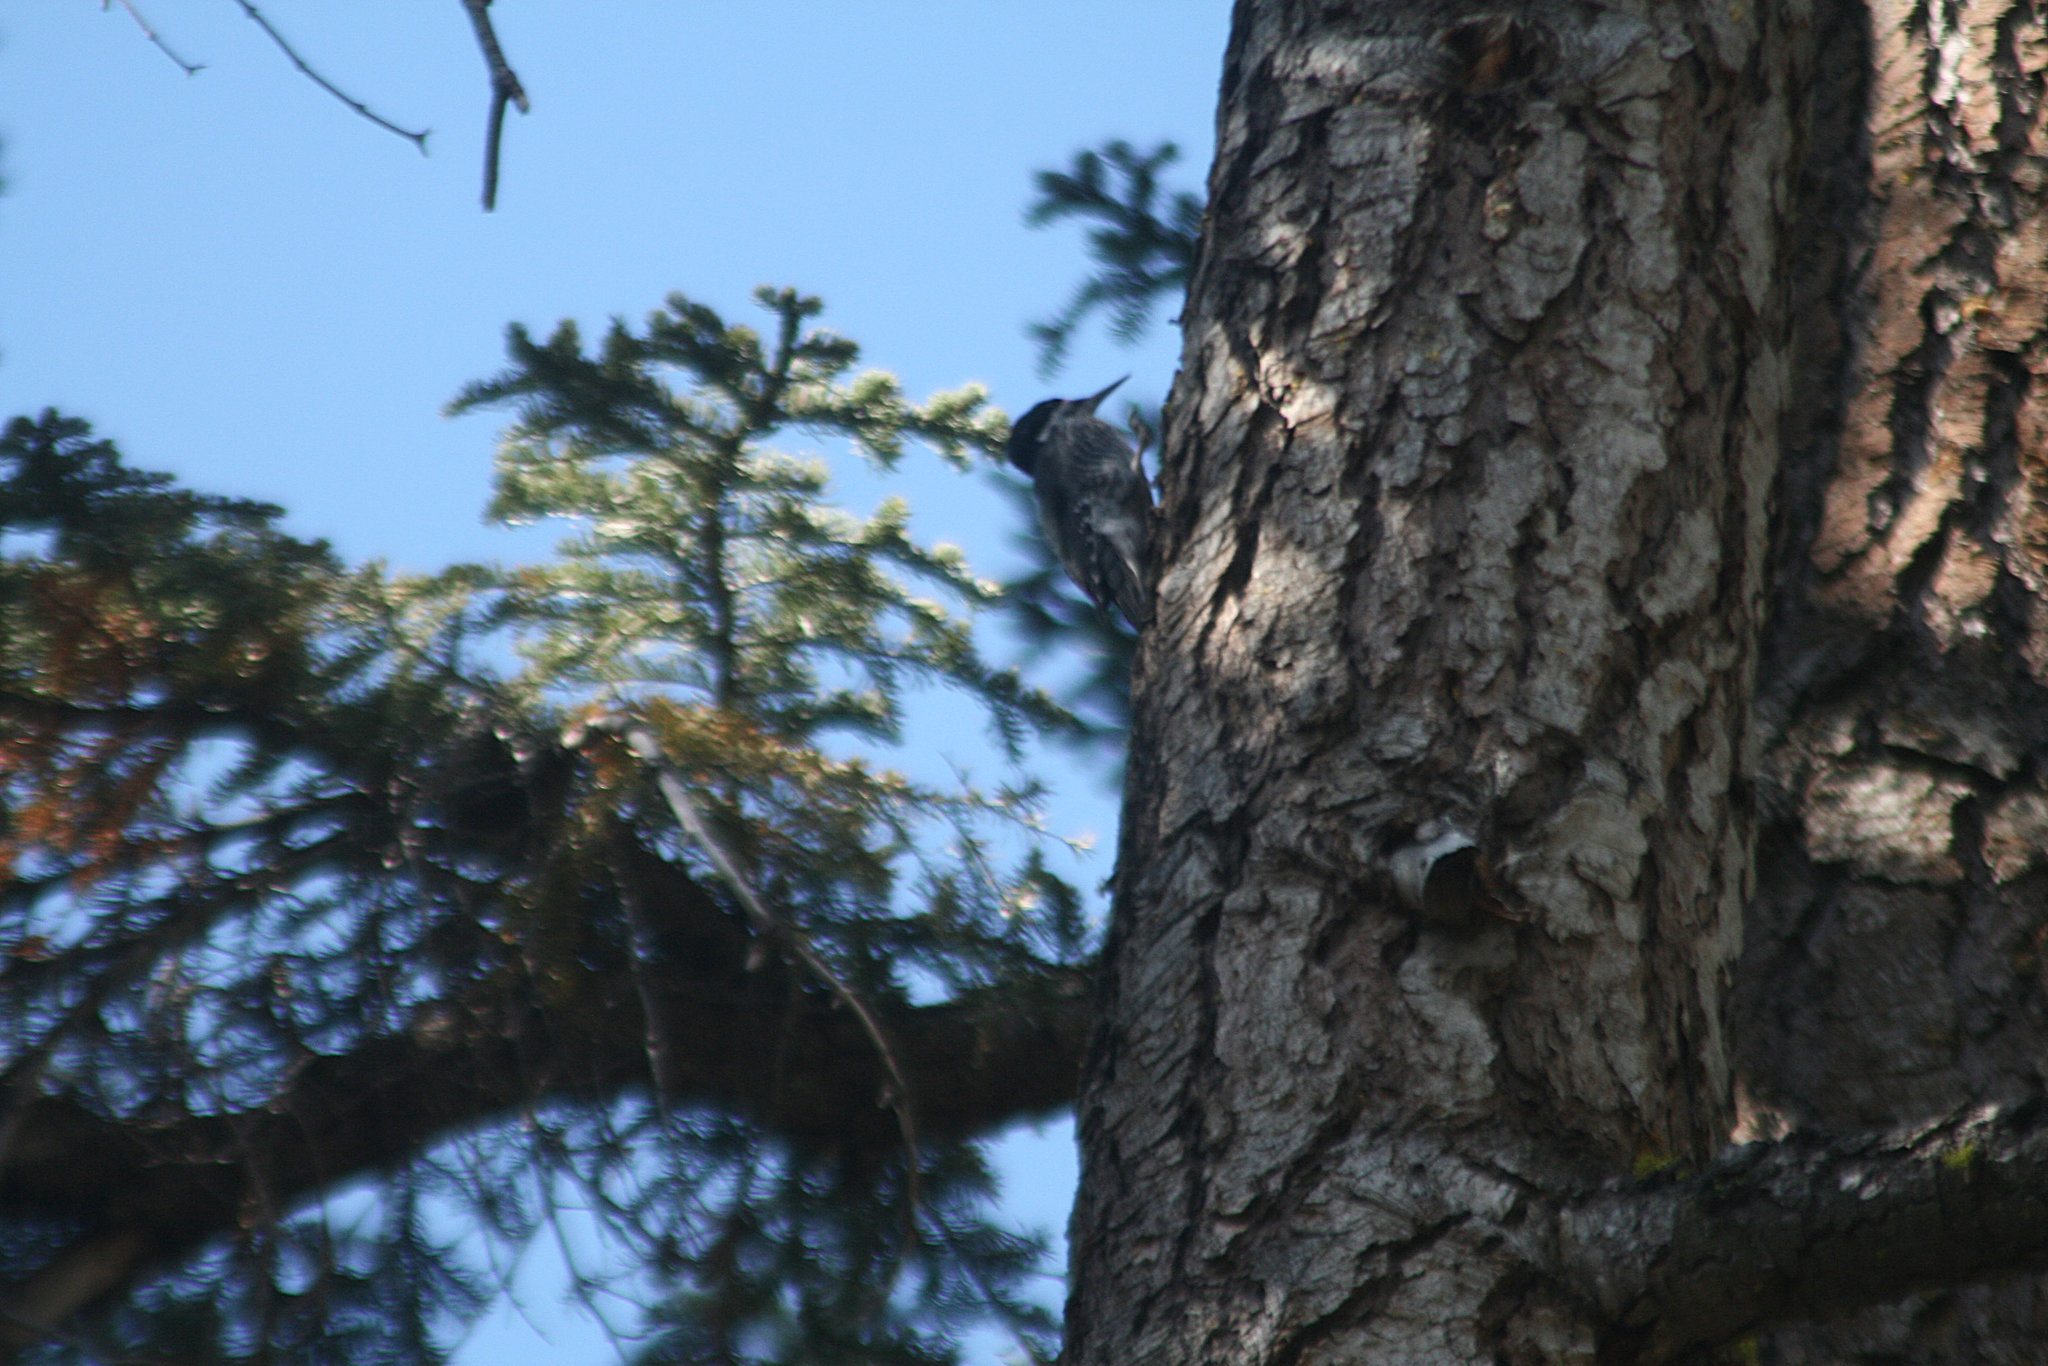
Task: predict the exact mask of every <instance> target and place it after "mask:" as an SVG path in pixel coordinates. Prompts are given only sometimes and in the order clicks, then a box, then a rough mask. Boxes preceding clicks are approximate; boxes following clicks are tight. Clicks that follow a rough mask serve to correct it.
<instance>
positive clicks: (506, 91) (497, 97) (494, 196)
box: [462, 0, 533, 213]
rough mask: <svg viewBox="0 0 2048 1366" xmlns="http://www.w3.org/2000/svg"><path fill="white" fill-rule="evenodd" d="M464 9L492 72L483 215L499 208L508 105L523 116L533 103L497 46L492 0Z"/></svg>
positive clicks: (467, 3)
mask: <svg viewBox="0 0 2048 1366" xmlns="http://www.w3.org/2000/svg"><path fill="white" fill-rule="evenodd" d="M462 7H463V9H465V10H467V11H468V12H469V23H470V27H472V28H474V29H475V30H476V45H477V46H478V47H479V48H481V49H482V50H483V54H484V65H485V66H486V67H488V68H489V69H490V73H491V117H490V121H489V125H488V127H487V128H486V129H485V132H484V196H483V199H484V212H486V213H489V212H490V211H491V210H492V209H494V208H496V207H497V205H498V144H499V141H500V139H502V138H503V136H504V133H505V106H506V105H507V104H516V105H518V106H519V112H520V113H522V114H525V113H530V112H532V108H533V106H532V104H531V103H530V102H529V101H528V100H527V98H526V87H525V86H523V85H521V84H520V83H519V74H518V73H517V72H515V71H514V70H513V69H512V64H511V63H510V62H508V61H506V60H505V49H504V48H502V47H500V46H499V45H498V34H497V30H495V29H494V28H492V27H491V12H490V10H491V0H462Z"/></svg>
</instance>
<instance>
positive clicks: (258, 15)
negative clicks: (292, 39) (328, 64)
mask: <svg viewBox="0 0 2048 1366" xmlns="http://www.w3.org/2000/svg"><path fill="white" fill-rule="evenodd" d="M235 3H236V4H238V5H240V6H241V7H242V13H244V14H246V15H248V16H249V17H250V18H251V19H254V20H255V21H256V26H257V27H258V28H260V29H262V30H263V31H264V32H265V33H267V34H269V35H270V41H271V42H273V43H276V44H277V46H278V50H279V51H281V52H283V53H284V55H285V56H287V57H289V58H291V59H292V65H293V66H295V67H297V68H298V69H299V70H300V72H302V73H303V74H304V75H305V77H306V79H308V80H310V81H312V82H313V84H315V85H317V86H319V87H320V88H321V89H322V90H325V91H326V92H327V93H328V94H330V95H332V96H334V98H336V99H337V100H340V101H341V102H342V103H343V104H345V105H347V106H348V107H349V108H351V109H353V110H355V111H356V112H357V113H358V114H361V115H362V116H363V117H364V118H366V119H368V120H369V121H370V122H372V123H374V124H376V125H377V126H378V127H379V128H384V129H389V130H390V131H391V132H394V133H396V134H398V136H400V137H402V138H405V139H406V140H407V141H409V142H411V143H412V145H413V146H415V147H417V148H419V149H420V155H421V156H425V155H426V154H427V134H429V133H431V132H433V131H434V130H433V129H431V128H422V129H421V130H420V131H419V132H417V133H415V132H413V131H412V130H411V129H409V128H400V127H399V126H398V125H397V124H395V123H393V122H392V121H391V120H390V119H387V118H385V117H384V116H383V115H382V114H379V113H378V112H377V111H376V110H374V109H372V108H370V106H368V105H367V104H364V103H363V102H362V101H361V100H359V99H356V98H354V97H353V96H351V95H349V94H347V93H345V92H344V91H342V90H341V89H340V88H339V87H338V86H336V85H335V84H334V82H332V81H330V80H328V79H327V78H326V77H325V76H323V75H321V74H320V73H319V72H317V71H315V70H314V69H313V68H312V67H310V66H308V65H307V64H306V59H305V58H304V57H301V56H300V55H299V54H298V53H297V51H295V50H294V49H293V47H292V45H291V44H290V43H288V42H286V41H285V37H284V35H283V34H282V33H279V32H278V31H277V30H276V29H274V28H272V27H271V26H270V21H269V20H268V19H265V18H264V17H263V12H262V11H261V10H259V9H257V8H256V6H254V5H252V4H250V3H249V0H235Z"/></svg>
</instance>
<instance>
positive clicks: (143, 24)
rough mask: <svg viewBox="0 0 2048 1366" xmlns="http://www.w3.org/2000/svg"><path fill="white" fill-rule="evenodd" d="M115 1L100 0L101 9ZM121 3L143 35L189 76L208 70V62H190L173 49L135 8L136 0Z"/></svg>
mask: <svg viewBox="0 0 2048 1366" xmlns="http://www.w3.org/2000/svg"><path fill="white" fill-rule="evenodd" d="M113 3H114V0H100V9H101V10H102V11H104V10H106V9H107V8H108V7H109V6H110V5H112V4H113ZM120 4H121V8H122V9H124V10H127V11H128V17H129V18H130V19H133V20H134V21H135V26H136V27H137V28H139V29H141V30H142V36H143V37H145V38H147V39H149V41H150V42H152V43H155V44H156V47H157V51H159V52H161V53H163V54H164V56H166V57H169V58H170V59H171V60H172V61H174V62H176V63H177V64H178V69H179V70H181V71H183V72H184V73H185V74H186V75H187V76H196V75H198V74H199V73H200V72H202V71H204V70H206V63H204V62H188V61H186V60H185V59H184V58H183V57H180V56H179V55H178V54H177V53H176V52H175V51H173V50H172V48H171V45H170V44H169V43H167V42H165V41H164V39H163V35H162V34H160V33H158V32H157V31H156V30H155V29H153V28H151V27H150V24H149V20H147V19H145V18H143V17H142V11H141V10H139V9H137V8H135V0H120Z"/></svg>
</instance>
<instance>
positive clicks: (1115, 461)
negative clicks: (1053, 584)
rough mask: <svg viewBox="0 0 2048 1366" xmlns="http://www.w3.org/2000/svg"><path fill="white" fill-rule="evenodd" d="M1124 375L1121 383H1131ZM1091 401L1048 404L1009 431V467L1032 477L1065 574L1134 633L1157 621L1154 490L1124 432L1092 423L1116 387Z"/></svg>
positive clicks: (1049, 401)
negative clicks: (1148, 571) (1151, 578)
mask: <svg viewBox="0 0 2048 1366" xmlns="http://www.w3.org/2000/svg"><path fill="white" fill-rule="evenodd" d="M1129 378H1130V376H1129V375H1125V376H1124V379H1129ZM1123 382H1124V380H1123V379H1120V380H1118V381H1117V382H1116V384H1112V385H1110V386H1109V388H1107V389H1104V390H1103V391H1102V392H1101V393H1099V394H1093V395H1091V396H1089V397H1087V398H1049V399H1047V400H1045V401H1044V402H1043V403H1039V404H1035V405H1033V407H1032V409H1031V411H1030V412H1028V413H1026V414H1024V416H1023V417H1021V418H1019V419H1017V425H1016V426H1014V427H1012V428H1011V429H1010V444H1009V447H1008V449H1007V452H1006V453H1007V454H1008V456H1009V458H1010V463H1011V464H1013V465H1015V466H1016V467H1017V468H1018V469H1020V470H1022V471H1024V473H1026V474H1028V475H1030V476H1031V486H1032V491H1033V492H1034V493H1035V494H1036V495H1037V497H1038V525H1039V527H1040V529H1041V530H1042V531H1043V532H1044V533H1045V539H1046V541H1047V542H1048V543H1049V544H1050V545H1051V546H1052V552H1053V555H1054V556H1055V557H1056V558H1058V560H1059V562H1060V567H1061V568H1063V569H1065V570H1066V571H1067V577H1068V578H1070V579H1072V580H1073V581H1074V582H1075V583H1076V584H1078V585H1079V586H1080V588H1081V591H1082V592H1084V593H1086V594H1087V595H1088V596H1089V597H1090V598H1092V599H1094V601H1095V605H1096V606H1097V607H1099V608H1102V609H1103V610H1104V611H1107V610H1108V609H1109V605H1110V604H1111V603H1115V604H1116V606H1117V608H1118V610H1119V611H1121V612H1122V613H1123V614H1124V619H1125V620H1126V621H1128V622H1130V623H1131V625H1132V626H1135V627H1138V628H1140V629H1142V628H1143V627H1144V625H1145V623H1146V622H1148V621H1150V620H1151V618H1152V602H1151V599H1150V597H1149V596H1148V595H1147V593H1146V589H1145V569H1144V565H1145V537H1146V534H1147V531H1148V529H1149V527H1150V525H1151V521H1152V489H1151V487H1150V486H1149V485H1148V484H1147V483H1146V482H1145V466H1144V465H1143V463H1142V462H1141V461H1140V460H1139V458H1138V452H1137V451H1135V450H1133V449H1132V448H1131V443H1130V442H1128V441H1126V440H1124V436H1123V433H1122V432H1119V431H1118V430H1117V429H1116V428H1114V427H1112V426H1110V425H1109V424H1108V423H1107V422H1105V421H1103V420H1102V419H1101V418H1099V417H1097V416H1096V415H1095V408H1096V405H1097V404H1099V403H1101V402H1102V400H1104V399H1106V398H1108V397H1109V396H1110V394H1111V393H1112V392H1114V391H1115V389H1116V387H1117V384H1122V383H1123Z"/></svg>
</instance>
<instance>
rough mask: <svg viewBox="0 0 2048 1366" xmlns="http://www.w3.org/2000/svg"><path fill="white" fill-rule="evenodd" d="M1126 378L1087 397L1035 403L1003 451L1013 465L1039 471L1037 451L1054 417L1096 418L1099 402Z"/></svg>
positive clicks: (1030, 470)
mask: <svg viewBox="0 0 2048 1366" xmlns="http://www.w3.org/2000/svg"><path fill="white" fill-rule="evenodd" d="M1129 378H1130V376H1129V375H1125V376H1124V379H1129ZM1124 379H1120V380H1118V381H1117V382H1116V384H1112V385H1110V386H1109V387H1108V388H1107V389H1104V390H1102V391H1101V392H1099V393H1094V394H1090V395H1089V396H1088V397H1087V398H1049V399H1046V400H1044V401H1043V402H1040V403H1034V404H1032V405H1031V410H1030V411H1029V412H1027V413H1025V414H1024V416H1022V417H1020V418H1018V419H1017V425H1016V426H1014V427H1012V428H1010V442H1009V444H1008V445H1007V446H1005V447H1004V448H1003V454H1004V455H1006V456H1007V457H1009V461H1010V463H1011V464H1012V465H1015V466H1016V467H1017V468H1018V469H1020V470H1022V471H1024V473H1026V474H1035V473H1036V472H1037V470H1038V452H1039V449H1040V448H1041V447H1042V446H1043V445H1044V444H1045V433H1046V429H1047V428H1048V427H1050V426H1052V423H1053V419H1054V418H1058V417H1065V416H1068V415H1069V414H1072V415H1074V416H1079V417H1093V416H1094V415H1095V409H1096V405H1098V404H1100V403H1101V402H1102V400H1104V399H1106V398H1108V397H1109V396H1110V395H1111V394H1113V393H1115V392H1116V390H1117V386H1118V385H1121V384H1122V383H1123V382H1124Z"/></svg>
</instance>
